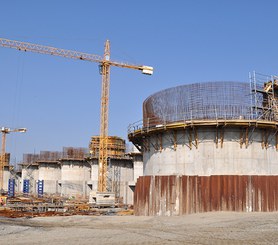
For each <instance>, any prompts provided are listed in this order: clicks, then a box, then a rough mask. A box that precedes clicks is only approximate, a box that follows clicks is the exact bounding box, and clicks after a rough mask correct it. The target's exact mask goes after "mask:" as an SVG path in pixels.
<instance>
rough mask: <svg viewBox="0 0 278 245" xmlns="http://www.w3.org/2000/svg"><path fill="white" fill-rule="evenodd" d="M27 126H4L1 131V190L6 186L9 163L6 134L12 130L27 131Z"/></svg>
mask: <svg viewBox="0 0 278 245" xmlns="http://www.w3.org/2000/svg"><path fill="white" fill-rule="evenodd" d="M26 131H27V129H26V128H15V129H11V128H6V127H2V128H1V129H0V132H1V133H2V146H1V163H0V190H1V191H3V187H4V167H5V166H7V165H8V159H7V157H6V135H7V134H9V133H12V132H19V133H25V132H26Z"/></svg>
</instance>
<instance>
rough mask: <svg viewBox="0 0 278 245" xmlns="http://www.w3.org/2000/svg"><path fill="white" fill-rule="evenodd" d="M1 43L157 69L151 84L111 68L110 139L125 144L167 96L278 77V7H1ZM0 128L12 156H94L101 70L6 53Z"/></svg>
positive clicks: (0, 58) (183, 0) (0, 69)
mask: <svg viewBox="0 0 278 245" xmlns="http://www.w3.org/2000/svg"><path fill="white" fill-rule="evenodd" d="M0 2H1V5H0V6H1V7H0V23H1V25H0V37H3V38H8V39H15V40H20V41H27V42H32V43H39V44H43V45H49V46H54V47H58V48H64V49H72V50H78V51H83V52H86V53H93V54H99V55H102V54H103V49H104V42H105V40H106V39H109V40H110V42H111V58H112V59H113V60H116V61H126V62H129V63H136V64H144V65H150V66H153V67H154V69H155V71H154V75H153V76H144V75H141V74H140V72H138V71H135V70H130V69H122V68H116V67H112V69H111V90H110V114H109V121H110V126H109V134H110V135H117V136H120V137H123V138H125V139H126V138H127V126H128V124H130V123H132V122H135V121H137V120H140V119H142V103H143V101H144V99H146V98H147V97H148V96H149V95H151V94H152V93H155V92H157V91H160V90H162V89H165V88H169V87H173V86H177V85H182V84H188V83H193V82H205V81H218V80H229V81H233V80H235V81H246V82H247V81H248V72H249V71H253V70H256V71H258V72H262V73H265V74H277V69H278V59H277V54H278V45H277V40H278V37H277V36H278V34H277V26H278V18H277V9H278V1H274V0H273V1H271V0H266V1H258V0H255V1H254V0H253V1H251V0H250V1H248V0H245V1H239V0H233V1H228V0H227V1H223V0H222V1H221V0H219V1H216V0H211V1H207V0H171V1H169V0H164V1H161V0H152V1H151V0H148V1H147V0H141V1H127V0H124V1H121V0H119V1H113V0H107V1H96V0H91V1H89V0H80V1H73V0H72V1H69V0H68V1H65V0H60V1H54V0H48V1H31V0H30V1H28V0H26V1H21V0H17V1H15V0H14V1H3V0H2V1H0ZM0 64H1V65H0V84H1V88H0V91H1V96H0V103H1V114H0V126H6V127H12V128H15V127H26V128H28V132H27V133H26V134H15V133H14V134H10V135H8V138H7V150H8V151H9V152H11V154H12V159H13V161H14V159H16V161H20V160H21V158H22V154H23V153H34V152H36V153H38V152H39V151H41V150H51V151H60V150H62V147H63V146H74V147H87V146H88V143H89V140H90V137H91V136H92V135H98V134H99V121H100V119H99V114H100V89H101V77H100V75H99V74H98V66H97V63H90V62H85V61H76V60H70V59H66V58H61V57H53V56H48V55H42V54H34V53H25V52H19V51H16V50H13V49H7V48H0Z"/></svg>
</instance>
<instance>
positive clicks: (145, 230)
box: [0, 212, 278, 245]
mask: <svg viewBox="0 0 278 245" xmlns="http://www.w3.org/2000/svg"><path fill="white" fill-rule="evenodd" d="M0 244H49V245H51V244H55V245H58V244H75V245H76V244H87V245H88V244H278V213H277V212H276V213H232V212H212V213H203V214H192V215H187V216H180V217H136V216H68V217H41V218H33V219H27V218H19V219H10V218H3V217H2V218H0Z"/></svg>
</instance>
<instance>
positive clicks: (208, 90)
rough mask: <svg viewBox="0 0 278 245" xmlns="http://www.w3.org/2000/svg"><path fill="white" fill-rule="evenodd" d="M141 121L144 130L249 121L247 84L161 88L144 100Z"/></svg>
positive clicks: (250, 110) (232, 83) (216, 83)
mask: <svg viewBox="0 0 278 245" xmlns="http://www.w3.org/2000/svg"><path fill="white" fill-rule="evenodd" d="M143 118H144V119H143V125H144V127H146V126H155V125H158V124H165V123H166V124H168V123H173V122H179V121H187V120H215V119H227V120H229V119H253V118H254V113H253V110H252V96H251V91H250V84H249V83H244V82H231V81H222V82H206V83H194V84H188V85H182V86H177V87H174V88H169V89H165V90H162V91H160V92H157V93H155V94H153V95H151V96H149V97H148V98H147V99H146V100H145V101H144V103H143Z"/></svg>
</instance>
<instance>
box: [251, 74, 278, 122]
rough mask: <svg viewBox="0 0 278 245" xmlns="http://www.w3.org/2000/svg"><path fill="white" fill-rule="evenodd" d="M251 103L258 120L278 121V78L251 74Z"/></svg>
mask: <svg viewBox="0 0 278 245" xmlns="http://www.w3.org/2000/svg"><path fill="white" fill-rule="evenodd" d="M249 80H250V89H251V95H252V96H251V103H252V112H253V114H254V118H256V119H257V120H266V121H278V77H277V76H270V75H264V74H261V73H257V72H255V71H254V72H252V73H249Z"/></svg>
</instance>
